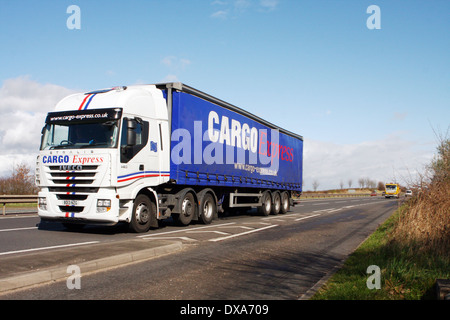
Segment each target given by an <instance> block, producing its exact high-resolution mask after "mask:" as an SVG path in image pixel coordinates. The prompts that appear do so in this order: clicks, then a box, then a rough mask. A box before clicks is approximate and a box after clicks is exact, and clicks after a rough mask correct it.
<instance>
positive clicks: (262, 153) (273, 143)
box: [171, 111, 294, 175]
mask: <svg viewBox="0 0 450 320" xmlns="http://www.w3.org/2000/svg"><path fill="white" fill-rule="evenodd" d="M202 123H203V122H202V121H194V128H193V134H194V138H193V139H192V137H191V132H192V131H189V130H188V129H186V128H178V129H176V130H174V131H173V132H172V141H174V142H178V143H177V144H175V145H174V147H173V148H172V153H171V159H172V161H173V163H175V164H182V163H183V164H192V162H193V163H194V164H202V163H205V164H208V165H209V164H235V165H236V164H250V165H269V164H270V168H266V169H267V170H264V174H268V175H276V174H277V172H278V168H279V161H280V160H281V161H288V162H293V161H294V149H293V148H291V147H288V146H286V145H282V144H280V142H279V139H280V134H279V131H278V130H275V129H268V128H267V127H264V128H260V129H258V128H257V127H256V126H251V125H249V124H248V123H246V122H243V121H242V122H241V121H239V120H237V119H233V118H231V117H227V116H225V115H222V116H221V117H220V116H219V114H218V113H217V112H215V111H210V112H209V114H208V124H207V126H208V127H207V129H206V130H205V131H203V125H202ZM203 142H210V143H209V144H208V145H206V146H203ZM235 150H236V151H235ZM247 154H248V155H247ZM192 156H193V157H192ZM252 167H253V166H252Z"/></svg>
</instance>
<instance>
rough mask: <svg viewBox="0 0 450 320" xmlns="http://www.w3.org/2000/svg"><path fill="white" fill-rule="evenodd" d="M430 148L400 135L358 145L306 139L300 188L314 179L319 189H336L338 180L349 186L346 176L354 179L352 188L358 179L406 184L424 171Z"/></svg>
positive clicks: (428, 160) (338, 183) (308, 188)
mask: <svg viewBox="0 0 450 320" xmlns="http://www.w3.org/2000/svg"><path fill="white" fill-rule="evenodd" d="M427 149H429V150H431V149H433V148H431V147H429V148H427ZM429 150H427V151H424V150H423V148H421V146H418V145H417V144H416V143H415V142H414V141H410V140H408V139H406V138H404V137H403V136H402V135H400V134H392V135H389V136H387V137H385V138H383V139H381V140H376V141H368V142H363V143H358V144H336V143H330V142H322V141H314V140H308V139H305V141H304V160H303V178H304V188H303V189H304V190H312V189H313V188H312V182H313V181H314V180H317V181H318V182H319V189H320V190H326V189H337V188H339V187H340V182H341V181H342V182H343V183H344V186H345V187H348V180H349V179H351V180H352V181H353V184H352V187H358V179H360V178H369V179H371V180H375V181H377V182H378V181H381V182H389V181H391V180H396V181H398V182H400V183H403V184H407V183H408V182H411V181H414V180H416V178H417V174H418V173H423V172H424V168H425V165H427V164H429V162H430V160H431V158H432V156H433V151H429Z"/></svg>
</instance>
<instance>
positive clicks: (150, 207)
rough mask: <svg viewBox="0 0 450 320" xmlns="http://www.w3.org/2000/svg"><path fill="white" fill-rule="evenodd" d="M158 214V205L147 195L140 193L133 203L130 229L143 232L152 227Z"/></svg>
mask: <svg viewBox="0 0 450 320" xmlns="http://www.w3.org/2000/svg"><path fill="white" fill-rule="evenodd" d="M155 215H156V205H155V203H153V202H152V201H151V200H150V199H149V198H148V197H147V196H146V195H143V194H141V195H138V196H137V197H136V200H135V201H134V205H133V216H132V217H131V222H130V225H129V226H130V229H131V231H133V232H137V233H142V232H147V231H148V230H149V229H150V226H151V223H152V219H153V217H154V216H155Z"/></svg>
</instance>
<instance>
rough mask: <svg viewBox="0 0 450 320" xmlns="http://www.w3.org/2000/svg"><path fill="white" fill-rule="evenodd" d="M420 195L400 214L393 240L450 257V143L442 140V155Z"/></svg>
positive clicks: (421, 186)
mask: <svg viewBox="0 0 450 320" xmlns="http://www.w3.org/2000/svg"><path fill="white" fill-rule="evenodd" d="M428 169H429V170H428V173H427V175H428V177H429V178H428V179H427V178H426V175H424V177H425V179H422V180H421V182H420V185H418V187H420V188H418V189H417V190H419V191H418V192H417V193H416V196H415V197H413V198H412V199H411V200H410V201H409V202H408V203H407V204H405V205H404V206H403V207H402V208H401V211H400V214H399V216H398V220H397V223H396V228H395V229H394V231H393V232H392V234H391V241H393V242H396V243H399V244H402V245H403V246H404V245H407V246H409V247H410V248H411V250H417V251H419V252H430V253H433V254H437V255H440V256H448V252H450V225H449V224H450V140H449V139H443V140H441V143H440V145H439V146H438V155H437V156H436V158H435V159H434V160H433V162H432V163H431V165H430V166H429V168H428Z"/></svg>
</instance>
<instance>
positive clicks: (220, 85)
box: [0, 0, 450, 190]
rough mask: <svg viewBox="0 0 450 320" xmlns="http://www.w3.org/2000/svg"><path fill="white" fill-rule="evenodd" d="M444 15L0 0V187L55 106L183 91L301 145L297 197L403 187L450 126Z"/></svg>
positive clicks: (413, 9) (310, 3)
mask: <svg viewBox="0 0 450 320" xmlns="http://www.w3.org/2000/svg"><path fill="white" fill-rule="evenodd" d="M73 5H75V6H77V8H78V9H79V11H73V10H72V8H73V7H72V6H73ZM373 5H374V6H376V9H377V10H374V9H373V7H372V6H373ZM449 12H450V1H447V0H432V1H426V0H421V1H419V0H404V1H396V0H390V1H381V0H370V1H365V0H345V1H344V0H341V1H339V0H329V1H327V0H305V1H302V0H164V1H163V0H145V1H144V0H128V1H124V0H109V1H106V0H95V1H92V0H90V1H88V0H84V1H80V0H58V1H54V0H40V1H32V0H14V1H13V0H0V30H1V32H0V43H1V50H0V146H1V148H0V176H6V175H9V174H10V173H11V171H12V169H13V167H14V166H15V165H17V164H20V163H26V164H29V165H30V166H34V162H35V159H36V155H37V153H38V149H39V143H40V132H41V128H42V126H43V123H44V119H45V114H46V113H47V112H49V111H51V110H52V109H53V108H54V106H55V105H56V103H57V102H58V101H59V100H60V99H61V98H63V97H64V96H66V95H68V94H70V93H73V92H87V91H92V90H95V89H101V88H109V87H113V86H118V85H133V84H152V83H160V82H171V81H180V82H183V83H185V84H187V85H189V86H192V87H194V88H197V89H199V90H201V91H204V92H206V93H209V94H211V95H213V96H215V97H217V98H220V99H222V100H225V101H227V102H229V103H231V104H234V105H236V106H238V107H240V108H243V109H245V110H247V111H249V112H251V113H253V114H255V115H257V116H259V117H261V118H263V119H266V120H268V121H270V122H272V123H274V124H276V125H278V126H280V127H283V128H285V129H287V130H290V131H292V132H295V133H297V134H300V135H302V136H303V137H304V159H303V169H304V190H311V189H312V184H313V182H314V181H316V182H317V183H318V184H319V187H318V189H320V190H325V189H331V188H339V187H340V184H341V182H343V183H344V186H345V187H348V186H349V183H348V181H349V180H352V186H353V187H357V186H358V183H357V181H358V179H360V178H370V179H371V180H375V181H382V182H389V181H393V180H396V181H398V182H400V183H403V184H408V183H409V182H410V181H413V180H415V179H416V177H417V174H418V173H421V172H422V171H423V170H424V168H425V166H426V165H427V164H429V162H430V161H431V159H432V158H433V156H434V154H435V151H436V147H437V143H438V138H437V135H439V133H441V134H443V135H445V134H446V132H447V131H448V130H449V126H450V19H449ZM436 133H437V134H436Z"/></svg>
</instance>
